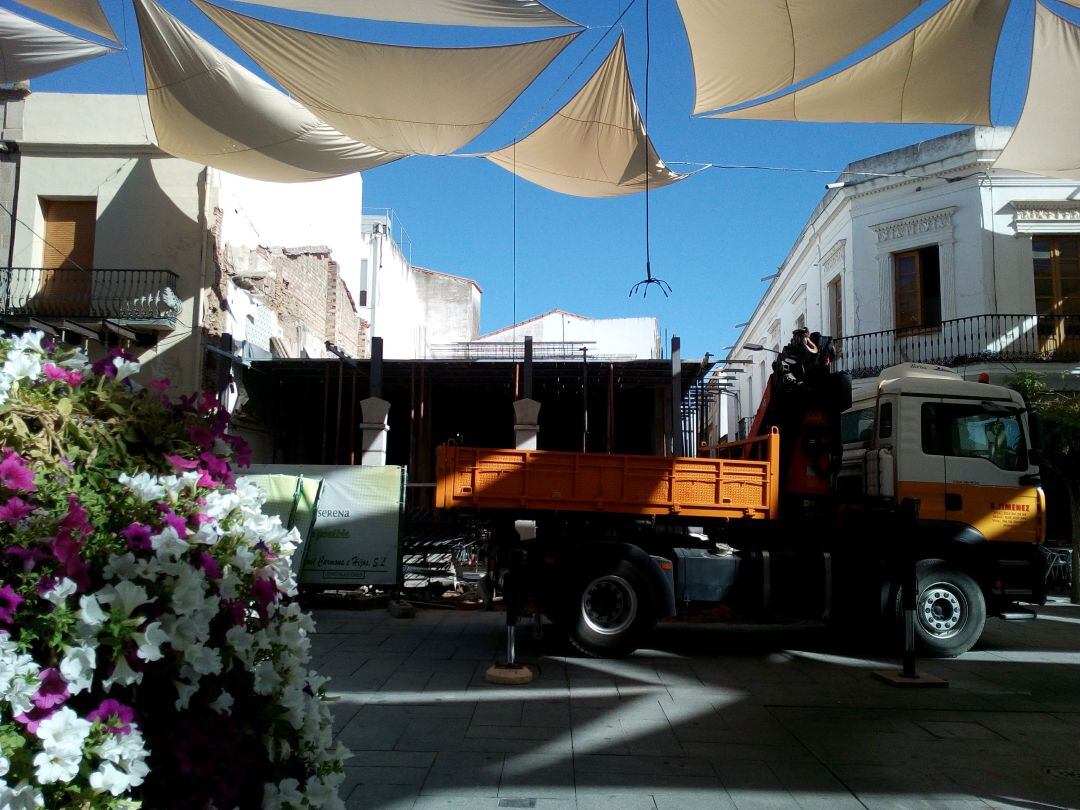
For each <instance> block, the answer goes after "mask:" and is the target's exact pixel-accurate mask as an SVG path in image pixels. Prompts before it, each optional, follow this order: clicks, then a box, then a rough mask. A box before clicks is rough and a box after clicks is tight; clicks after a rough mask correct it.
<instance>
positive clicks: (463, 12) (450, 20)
mask: <svg viewBox="0 0 1080 810" xmlns="http://www.w3.org/2000/svg"><path fill="white" fill-rule="evenodd" d="M243 2H245V3H258V4H259V5H260V6H273V7H274V8H287V9H292V10H293V11H307V12H311V13H312V14H332V15H334V16H336V17H363V18H364V19H367V20H389V21H392V22H406V23H425V24H427V25H472V26H485V27H495V28H507V27H510V28H552V27H556V26H559V27H561V26H573V25H576V23H574V22H572V21H571V20H568V19H566V17H563V16H562V15H560V14H556V13H555V12H554V11H552V10H551V9H550V8H548V7H547V6H545V5H544V4H543V3H540V2H538V0H243Z"/></svg>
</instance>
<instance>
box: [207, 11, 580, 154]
mask: <svg viewBox="0 0 1080 810" xmlns="http://www.w3.org/2000/svg"><path fill="white" fill-rule="evenodd" d="M195 3H196V5H198V7H199V8H200V9H202V10H203V12H205V13H206V14H207V16H209V17H210V18H211V19H212V20H213V21H214V22H215V23H217V24H218V26H220V27H221V29H222V30H223V31H224V32H225V33H226V34H228V36H229V37H230V38H231V39H232V40H233V41H234V42H236V44H237V45H239V46H240V47H241V48H242V49H243V50H244V51H245V52H246V53H247V54H248V55H249V56H250V57H251V58H252V59H254V60H255V61H256V62H257V63H258V64H259V65H260V66H261V67H262V68H263V69H264V70H265V71H266V72H267V73H269V74H270V75H271V76H273V77H274V79H275V80H276V81H277V82H278V83H280V84H281V86H282V87H284V88H285V89H286V90H288V91H289V93H291V94H292V95H293V96H294V97H295V98H296V99H297V100H298V101H299V102H300V103H301V104H303V105H304V106H305V107H307V108H308V109H309V110H311V111H312V112H313V113H315V114H316V115H317V116H319V118H321V119H322V120H324V121H326V122H327V123H328V124H330V125H331V126H334V127H337V128H338V129H339V130H341V131H342V132H344V133H345V134H346V135H348V136H350V137H352V138H356V139H357V140H359V141H363V142H364V143H369V144H372V145H373V146H376V147H378V148H380V149H384V150H386V151H387V152H395V153H397V154H399V155H446V154H450V153H451V152H453V151H454V150H456V149H459V148H460V147H462V146H464V145H465V144H466V143H468V142H469V141H471V140H472V139H473V138H475V137H476V136H477V135H479V134H480V133H481V132H483V131H484V130H485V129H487V127H488V126H489V125H490V124H491V123H492V122H493V121H495V119H496V118H498V117H499V116H500V115H502V113H503V112H504V111H505V110H506V108H507V107H509V106H510V105H511V104H512V103H513V102H514V100H515V99H516V98H517V97H518V96H519V95H520V94H521V93H522V91H524V90H525V88H526V87H528V86H529V84H530V83H531V82H532V81H533V79H535V78H536V77H537V75H539V74H540V72H541V71H543V70H544V68H546V67H547V66H548V64H549V63H550V62H551V60H552V59H554V58H555V57H556V56H558V54H559V53H560V52H561V51H562V50H563V48H565V47H566V46H567V45H569V44H570V42H571V41H573V39H574V38H575V37H576V36H577V34H576V33H574V34H568V35H566V36H562V37H556V38H554V39H544V40H540V41H539V42H528V43H525V44H522V45H503V46H498V47H491V48H416V47H406V46H401V45H379V44H375V43H371V42H357V41H355V40H350V39H340V38H338V37H331V36H327V35H325V34H314V33H311V32H308V31H300V30H298V29H295V28H287V27H285V26H283V25H275V24H273V23H268V22H263V21H262V20H256V19H254V18H253V17H247V16H245V15H243V14H237V13H236V12H233V11H227V10H225V9H223V8H220V7H218V6H215V5H213V4H211V3H207V2H205V1H204V0H195Z"/></svg>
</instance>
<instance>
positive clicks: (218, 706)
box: [210, 690, 235, 714]
mask: <svg viewBox="0 0 1080 810" xmlns="http://www.w3.org/2000/svg"><path fill="white" fill-rule="evenodd" d="M234 702H235V701H234V700H233V696H232V695H230V694H229V693H228V692H225V691H224V690H223V691H222V693H221V694H220V695H218V696H217V697H216V698H214V702H213V703H211V704H210V708H211V709H213V710H214V711H215V712H218V713H219V714H220V713H222V712H227V711H229V709H231V708H232V707H233V703H234Z"/></svg>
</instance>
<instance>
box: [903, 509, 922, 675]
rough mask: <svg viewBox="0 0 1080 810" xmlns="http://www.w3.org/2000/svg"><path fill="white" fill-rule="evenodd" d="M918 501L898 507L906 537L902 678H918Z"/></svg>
mask: <svg viewBox="0 0 1080 810" xmlns="http://www.w3.org/2000/svg"><path fill="white" fill-rule="evenodd" d="M919 505H920V502H919V499H918V498H905V499H904V501H903V503H901V505H900V509H901V519H900V525H901V527H902V528H901V531H902V532H903V533H904V535H906V539H905V540H902V541H901V542H902V543H904V549H903V553H902V555H901V556H902V559H903V560H904V563H905V572H904V574H905V576H904V579H905V580H906V581H905V582H904V587H903V592H904V598H903V602H902V605H901V607H902V608H903V610H904V677H905V678H918V677H919V675H918V673H917V672H916V670H915V622H916V618H915V611H916V610H917V606H918V598H919V572H918V565H919V552H918V547H917V546H916V545H915V538H916V537H917V536H918V534H917V529H918V521H919Z"/></svg>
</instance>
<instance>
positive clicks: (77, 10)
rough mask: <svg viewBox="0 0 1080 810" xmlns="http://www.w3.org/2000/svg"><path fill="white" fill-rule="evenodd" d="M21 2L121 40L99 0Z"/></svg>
mask: <svg viewBox="0 0 1080 810" xmlns="http://www.w3.org/2000/svg"><path fill="white" fill-rule="evenodd" d="M19 3H21V4H22V5H24V6H26V7H27V8H32V9H34V11H40V12H41V13H42V14H48V15H49V16H50V17H56V19H58V20H63V21H64V22H66V23H71V24H72V25H74V26H77V27H78V28H82V29H83V30H85V31H89V32H90V33H92V34H97V35H98V36H99V37H105V39H111V40H112V41H113V42H119V41H120V40H118V39H117V38H116V32H115V31H113V28H112V26H111V25H110V24H109V18H108V17H106V16H105V12H104V10H102V8H101V3H99V2H98V0H19Z"/></svg>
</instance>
